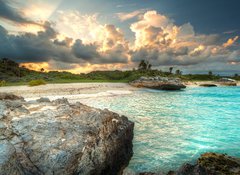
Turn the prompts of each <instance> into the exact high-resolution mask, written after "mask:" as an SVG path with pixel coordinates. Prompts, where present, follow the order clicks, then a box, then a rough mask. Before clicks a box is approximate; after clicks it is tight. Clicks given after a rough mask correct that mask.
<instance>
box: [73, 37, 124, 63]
mask: <svg viewBox="0 0 240 175" xmlns="http://www.w3.org/2000/svg"><path fill="white" fill-rule="evenodd" d="M97 49H98V46H97V44H86V45H84V44H83V43H82V41H81V40H80V39H78V40H76V41H75V43H74V45H73V46H72V52H73V53H74V55H75V56H76V57H77V58H81V59H83V60H85V61H87V62H91V63H95V64H108V63H127V61H128V60H127V56H126V55H125V54H124V53H125V52H126V50H125V48H124V47H123V46H122V45H121V44H119V45H117V46H116V47H114V48H113V49H110V50H108V51H105V52H104V53H99V52H98V51H97Z"/></svg>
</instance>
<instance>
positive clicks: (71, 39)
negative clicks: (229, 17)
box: [0, 0, 240, 73]
mask: <svg viewBox="0 0 240 175" xmlns="http://www.w3.org/2000/svg"><path fill="white" fill-rule="evenodd" d="M101 1H104V0H101ZM122 1H124V0H122ZM16 2H17V3H14V2H13V1H8V0H7V1H3V0H0V3H1V7H2V8H3V12H2V13H0V19H1V20H0V36H1V40H3V41H2V42H4V43H6V44H5V45H1V46H0V55H1V57H8V58H11V59H13V60H15V61H17V62H19V63H21V65H24V66H26V67H28V68H30V69H34V70H39V69H41V68H44V69H45V70H49V71H50V70H59V71H62V70H64V71H70V72H73V73H81V72H89V71H92V70H96V69H99V70H114V69H115V68H119V69H132V68H134V67H136V65H137V64H138V63H139V61H140V60H142V59H145V60H148V61H149V62H150V63H151V64H152V65H153V68H156V69H161V67H166V66H174V67H179V68H181V69H183V70H188V71H190V72H191V71H193V72H194V71H195V70H196V69H198V68H199V66H200V67H201V66H203V65H206V64H207V65H208V66H209V69H212V70H214V69H215V65H221V66H222V70H223V71H225V69H228V70H229V69H231V70H232V69H234V70H236V69H237V67H236V65H238V64H230V63H232V62H234V63H239V57H240V49H239V32H238V30H234V29H232V28H229V30H228V31H225V30H223V31H222V32H219V31H218V32H211V31H210V30H211V29H209V32H201V26H200V27H199V25H197V26H198V28H196V27H195V26H194V24H195V23H196V22H195V21H194V20H192V21H186V20H184V21H185V22H179V21H181V20H179V18H180V17H178V20H179V21H178V20H176V19H175V18H176V15H174V14H173V15H169V14H168V13H166V12H164V11H166V10H164V8H163V7H162V6H161V4H162V2H161V1H159V3H157V4H156V5H155V6H152V5H151V4H149V7H146V8H142V7H141V4H138V3H137V2H136V3H135V4H134V5H129V6H128V5H124V6H125V7H126V8H122V7H123V5H122V4H123V2H122V3H120V2H119V3H110V4H108V5H106V7H101V8H100V9H99V10H98V9H97V8H96V9H94V8H93V6H94V5H96V6H97V5H98V4H99V3H100V2H99V1H96V2H95V1H91V2H86V1H85V0H81V1H79V2H75V1H71V3H70V2H68V1H64V0H54V1H51V2H50V1H49V2H48V1H41V0H39V1H36V2H35V1H25V2H23V1H16ZM170 6H171V5H170V4H169V7H170ZM166 8H167V5H166ZM110 9H111V10H110ZM4 12H6V14H4ZM177 13H178V12H177V11H176V14H177ZM182 18H183V17H182ZM183 19H184V18H183ZM196 24H197V23H196ZM230 31H231V32H230ZM6 41H7V42H6ZM6 50H8V52H6ZM40 67H41V68H40ZM218 71H219V69H218Z"/></svg>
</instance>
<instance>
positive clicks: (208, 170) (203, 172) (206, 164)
mask: <svg viewBox="0 0 240 175" xmlns="http://www.w3.org/2000/svg"><path fill="white" fill-rule="evenodd" d="M175 174H176V175H228V174H229V175H239V174H240V159H239V158H234V157H230V156H227V155H225V154H216V153H205V154H203V155H201V157H200V158H199V159H198V161H197V164H195V165H190V164H186V165H183V166H182V167H181V168H180V169H179V170H178V171H177V172H176V173H175Z"/></svg>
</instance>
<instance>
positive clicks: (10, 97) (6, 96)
mask: <svg viewBox="0 0 240 175" xmlns="http://www.w3.org/2000/svg"><path fill="white" fill-rule="evenodd" d="M0 100H23V97H19V96H16V95H14V94H12V93H3V92H1V93H0Z"/></svg>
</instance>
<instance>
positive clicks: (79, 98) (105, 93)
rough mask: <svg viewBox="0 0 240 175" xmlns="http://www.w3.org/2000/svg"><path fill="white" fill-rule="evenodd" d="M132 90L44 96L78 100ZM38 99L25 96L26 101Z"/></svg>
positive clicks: (51, 98) (115, 94) (123, 93)
mask: <svg viewBox="0 0 240 175" xmlns="http://www.w3.org/2000/svg"><path fill="white" fill-rule="evenodd" d="M131 93H132V91H128V90H126V91H125V90H124V91H121V90H109V91H105V92H99V93H94V94H75V95H54V96H52V95H46V96H44V97H47V98H49V99H50V100H56V99H59V98H67V99H68V100H69V101H71V102H72V101H78V100H81V99H87V98H98V97H110V96H119V95H129V94H131ZM36 99H39V97H33V98H26V100H27V101H30V100H36Z"/></svg>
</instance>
